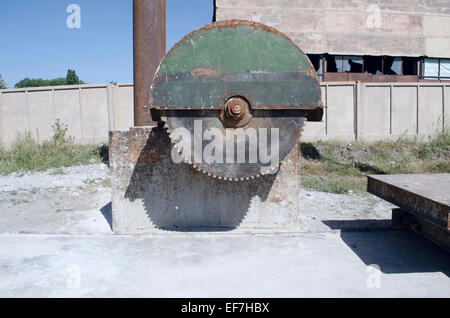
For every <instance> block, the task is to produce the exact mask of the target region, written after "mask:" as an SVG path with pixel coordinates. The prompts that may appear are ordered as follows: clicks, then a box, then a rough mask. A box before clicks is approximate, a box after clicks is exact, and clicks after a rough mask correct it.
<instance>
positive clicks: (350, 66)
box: [328, 55, 363, 73]
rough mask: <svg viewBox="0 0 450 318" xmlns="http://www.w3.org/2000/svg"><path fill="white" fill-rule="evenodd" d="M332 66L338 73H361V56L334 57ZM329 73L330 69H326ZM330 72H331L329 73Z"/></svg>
mask: <svg viewBox="0 0 450 318" xmlns="http://www.w3.org/2000/svg"><path fill="white" fill-rule="evenodd" d="M333 59H334V64H335V67H336V71H337V72H338V73H344V72H346V73H362V72H363V58H362V56H340V55H337V56H334V58H333V57H332V58H331V60H333ZM328 70H329V71H330V69H328ZM330 72H331V71H330Z"/></svg>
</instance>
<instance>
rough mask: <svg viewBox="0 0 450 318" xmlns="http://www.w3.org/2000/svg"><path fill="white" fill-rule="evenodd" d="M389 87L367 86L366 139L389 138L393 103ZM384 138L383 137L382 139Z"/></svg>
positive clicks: (365, 94) (365, 95)
mask: <svg viewBox="0 0 450 318" xmlns="http://www.w3.org/2000/svg"><path fill="white" fill-rule="evenodd" d="M390 90H391V88H390V87H389V86H388V87H386V86H367V87H366V91H365V93H364V99H365V108H366V109H365V122H366V131H365V134H366V137H370V136H373V138H380V136H389V135H390V128H391V101H390V99H391V98H390ZM382 138H383V137H381V139H382Z"/></svg>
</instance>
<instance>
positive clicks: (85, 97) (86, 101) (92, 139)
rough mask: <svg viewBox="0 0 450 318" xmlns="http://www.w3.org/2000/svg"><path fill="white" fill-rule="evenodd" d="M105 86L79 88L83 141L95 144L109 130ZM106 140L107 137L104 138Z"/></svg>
mask: <svg viewBox="0 0 450 318" xmlns="http://www.w3.org/2000/svg"><path fill="white" fill-rule="evenodd" d="M108 114H109V112H108V96H107V90H106V87H98V88H97V87H96V88H88V89H86V88H83V89H81V116H82V125H83V137H84V139H85V140H84V143H89V144H96V143H98V141H99V140H100V139H105V132H107V131H109V130H110V127H109V118H108ZM106 140H107V138H106Z"/></svg>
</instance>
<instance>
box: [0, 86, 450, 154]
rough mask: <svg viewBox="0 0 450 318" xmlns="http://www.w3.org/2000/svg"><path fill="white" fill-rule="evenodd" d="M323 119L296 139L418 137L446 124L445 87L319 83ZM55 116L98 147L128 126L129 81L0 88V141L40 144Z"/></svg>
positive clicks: (449, 101) (449, 108)
mask: <svg viewBox="0 0 450 318" xmlns="http://www.w3.org/2000/svg"><path fill="white" fill-rule="evenodd" d="M321 88H322V99H323V103H324V104H325V105H326V106H327V108H326V110H325V114H324V120H323V122H319V123H316V122H308V123H306V127H305V131H304V133H303V140H305V141H315V140H341V141H348V142H352V141H355V140H364V141H378V140H396V139H398V138H400V137H405V138H408V137H416V138H419V139H425V138H427V137H429V136H433V135H436V134H438V133H440V132H442V131H444V129H445V127H447V128H448V127H449V119H450V84H445V83H423V82H421V83H356V82H323V83H321ZM57 119H61V121H62V122H63V123H64V124H66V125H68V127H69V131H68V134H69V135H70V136H72V137H74V138H75V142H76V143H78V144H102V143H105V142H107V141H108V132H109V131H110V130H113V129H127V128H129V127H131V126H132V125H133V84H131V83H120V84H100V85H80V86H60V87H43V88H29V89H7V90H0V140H1V142H2V144H3V145H4V146H5V147H8V146H9V145H11V143H12V142H13V141H14V140H15V139H16V137H17V135H18V133H24V132H26V131H28V132H30V133H31V135H32V136H33V137H34V138H36V140H39V141H40V142H42V141H43V140H48V139H50V138H51V136H52V135H53V131H52V125H53V124H54V123H55V122H56V120H57Z"/></svg>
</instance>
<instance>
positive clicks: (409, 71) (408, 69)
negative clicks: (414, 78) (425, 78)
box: [403, 57, 419, 75]
mask: <svg viewBox="0 0 450 318" xmlns="http://www.w3.org/2000/svg"><path fill="white" fill-rule="evenodd" d="M418 65H419V59H418V58H417V57H404V58H403V75H419V67H418Z"/></svg>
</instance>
